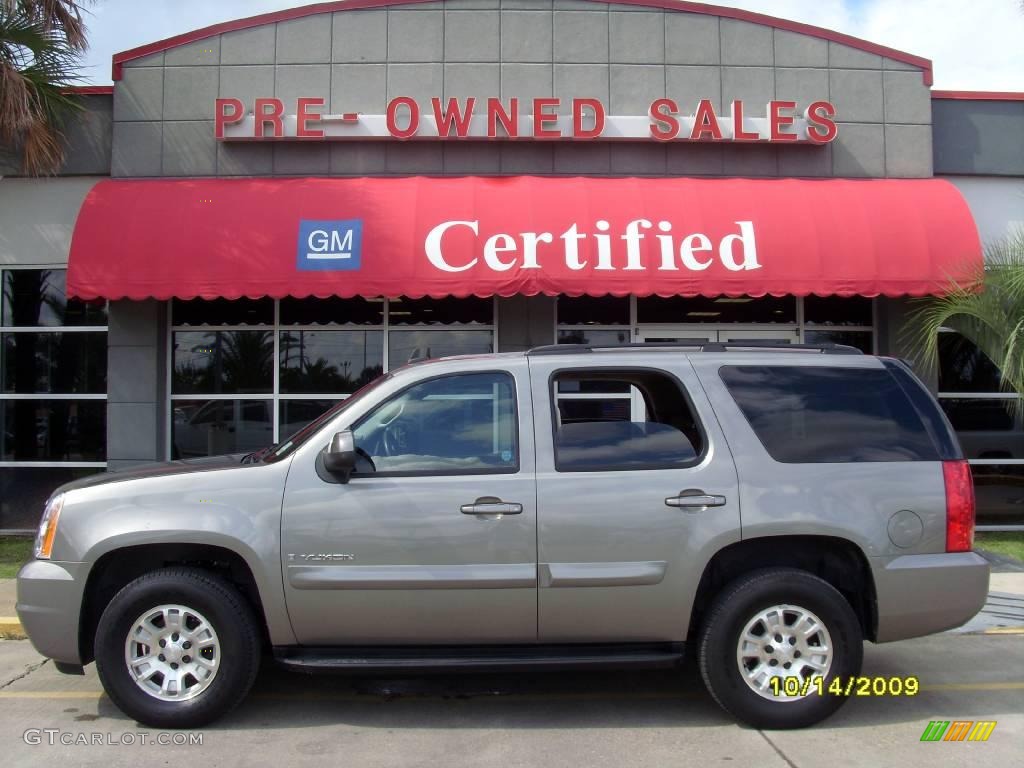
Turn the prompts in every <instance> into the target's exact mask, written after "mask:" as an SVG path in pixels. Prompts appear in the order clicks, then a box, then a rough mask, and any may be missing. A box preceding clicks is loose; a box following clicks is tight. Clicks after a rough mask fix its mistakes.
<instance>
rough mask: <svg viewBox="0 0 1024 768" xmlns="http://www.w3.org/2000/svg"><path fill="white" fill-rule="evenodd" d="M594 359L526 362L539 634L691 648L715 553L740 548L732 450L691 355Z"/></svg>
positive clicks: (621, 355)
mask: <svg viewBox="0 0 1024 768" xmlns="http://www.w3.org/2000/svg"><path fill="white" fill-rule="evenodd" d="M582 357H583V356H581V358H582ZM587 357H588V359H587V360H581V364H580V365H579V366H566V365H565V363H564V361H563V362H561V363H555V362H551V361H549V360H548V359H546V358H544V357H542V356H540V357H533V358H530V361H531V362H530V373H531V379H532V386H533V399H534V414H535V420H536V432H535V438H536V441H537V504H538V509H539V518H538V556H539V568H538V578H539V585H540V586H539V589H538V637H539V639H540V640H541V641H542V642H615V641H637V642H640V641H667V642H671V641H682V640H683V639H684V638H685V636H686V631H687V622H688V620H689V615H690V607H691V606H690V601H691V599H692V597H693V594H694V592H695V590H696V586H697V583H698V582H699V580H700V577H701V573H702V570H703V567H704V563H705V562H706V559H707V556H708V553H709V552H713V551H715V550H717V549H719V548H721V547H723V546H726V545H727V544H730V543H732V542H735V541H738V540H739V532H740V517H739V500H738V488H737V479H736V470H735V468H734V466H733V460H732V456H731V454H730V452H729V447H728V445H727V444H726V441H725V439H724V436H723V435H722V432H721V430H720V428H719V426H718V422H717V420H716V419H715V415H714V413H713V411H712V409H711V406H710V403H709V402H708V400H707V397H706V396H705V395H704V390H703V388H702V387H701V386H700V383H699V382H698V380H697V377H696V374H695V373H694V371H693V367H692V366H691V364H690V362H689V360H688V359H687V357H686V356H685V355H682V354H680V355H672V356H667V355H666V356H661V358H662V359H661V360H659V365H658V367H653V366H652V365H651V358H650V356H649V355H645V354H643V352H642V351H636V352H625V351H624V352H618V353H616V354H614V355H593V356H587ZM662 362H664V366H662ZM662 367H664V370H662ZM638 399H639V400H640V401H641V402H642V403H643V405H642V406H641V407H640V408H636V407H634V408H632V409H631V408H630V407H629V403H630V401H631V400H632V401H633V402H636V401H637V400H638Z"/></svg>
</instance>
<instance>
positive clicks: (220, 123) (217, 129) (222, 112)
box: [213, 99, 245, 139]
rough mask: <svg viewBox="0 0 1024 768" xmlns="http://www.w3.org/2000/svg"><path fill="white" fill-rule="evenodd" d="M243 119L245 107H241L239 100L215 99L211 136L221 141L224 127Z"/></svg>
mask: <svg viewBox="0 0 1024 768" xmlns="http://www.w3.org/2000/svg"><path fill="white" fill-rule="evenodd" d="M243 117H245V107H243V106H242V100H241V99H217V102H216V104H215V106H214V129H213V135H214V136H216V137H217V138H218V139H223V138H224V126H225V125H234V124H235V123H240V122H242V118H243Z"/></svg>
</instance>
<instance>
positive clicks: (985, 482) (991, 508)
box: [971, 464, 1024, 526]
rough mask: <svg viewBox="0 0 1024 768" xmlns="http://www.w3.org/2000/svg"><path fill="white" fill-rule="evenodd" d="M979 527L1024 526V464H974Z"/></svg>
mask: <svg viewBox="0 0 1024 768" xmlns="http://www.w3.org/2000/svg"><path fill="white" fill-rule="evenodd" d="M971 474H972V475H974V497H975V500H976V503H977V505H978V516H977V524H978V525H981V526H983V525H1024V513H1022V510H1024V464H972V465H971Z"/></svg>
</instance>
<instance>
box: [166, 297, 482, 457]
mask: <svg viewBox="0 0 1024 768" xmlns="http://www.w3.org/2000/svg"><path fill="white" fill-rule="evenodd" d="M207 310H209V311H208V312H207ZM275 318H276V322H275ZM254 324H259V325H261V326H266V327H261V328H253V327H252V326H253V325H254ZM196 326H204V327H203V328H201V329H200V328H196ZM208 326H215V327H208ZM495 328H496V323H495V302H494V300H493V299H489V298H488V299H478V298H469V299H455V298H445V299H429V298H424V299H362V298H354V299H340V298H326V299H317V298H307V299H294V298H286V299H282V300H280V301H279V302H277V303H276V305H275V301H274V300H273V299H267V300H262V299H261V300H257V301H251V300H248V299H243V300H240V301H239V302H234V303H233V302H230V301H224V300H219V301H210V302H204V301H202V300H195V301H188V302H182V301H175V302H173V303H172V306H171V344H172V346H173V349H172V355H171V362H172V365H171V371H170V391H171V396H170V411H171V426H170V429H169V433H170V435H171V440H170V443H171V444H170V446H169V453H170V455H173V456H205V455H210V454H215V453H224V452H236V451H238V452H244V451H252V450H257V449H259V448H262V447H265V446H267V445H270V444H271V443H275V442H280V441H282V440H285V439H287V438H288V437H289V436H291V435H293V434H294V433H296V432H297V431H299V430H300V429H301V428H302V427H304V426H305V425H306V424H308V423H309V422H310V421H312V420H313V419H314V418H316V417H317V416H319V415H320V414H321V413H323V412H324V411H326V410H327V409H328V408H329V407H330V406H331V405H333V404H334V403H336V402H337V401H338V400H341V399H344V398H345V397H347V396H348V395H350V394H352V393H353V392H355V391H356V390H357V389H359V388H360V387H362V386H363V385H365V384H367V383H369V382H370V381H372V380H374V379H376V378H377V377H378V376H380V375H381V374H383V373H384V371H386V370H388V369H391V368H395V367H398V366H400V365H404V364H405V363H407V362H409V361H410V360H411V359H423V358H426V357H440V356H443V355H456V354H472V353H482V352H491V351H493V349H494V345H495ZM219 395H229V396H232V395H233V396H237V399H236V398H224V399H219V398H217V396H219ZM257 396H258V397H257Z"/></svg>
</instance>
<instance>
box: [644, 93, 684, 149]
mask: <svg viewBox="0 0 1024 768" xmlns="http://www.w3.org/2000/svg"><path fill="white" fill-rule="evenodd" d="M677 112H679V105H678V104H676V103H675V102H674V101H673V100H672V99H655V100H654V101H653V102H652V103H651V109H650V111H649V113H648V114H649V115H650V116H651V136H652V137H654V138H655V139H657V140H658V141H672V139H674V138H675V137H676V136H678V135H679V118H677V117H676V113H677Z"/></svg>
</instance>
